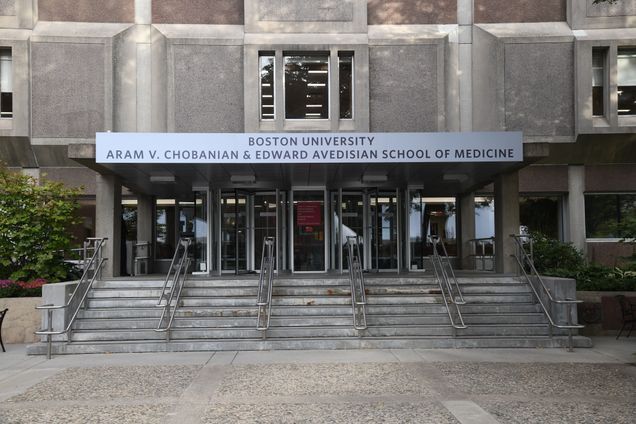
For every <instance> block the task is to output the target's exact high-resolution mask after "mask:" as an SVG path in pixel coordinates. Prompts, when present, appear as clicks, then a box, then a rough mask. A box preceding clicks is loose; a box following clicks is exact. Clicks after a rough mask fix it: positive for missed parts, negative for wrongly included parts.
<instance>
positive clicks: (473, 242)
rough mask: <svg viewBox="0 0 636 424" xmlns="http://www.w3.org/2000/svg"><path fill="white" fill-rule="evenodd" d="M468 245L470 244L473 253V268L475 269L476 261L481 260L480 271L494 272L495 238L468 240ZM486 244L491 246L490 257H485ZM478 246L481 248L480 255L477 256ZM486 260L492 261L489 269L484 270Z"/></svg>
mask: <svg viewBox="0 0 636 424" xmlns="http://www.w3.org/2000/svg"><path fill="white" fill-rule="evenodd" d="M468 243H470V244H471V245H472V246H473V249H472V250H473V251H474V253H473V254H471V256H472V257H473V261H474V262H473V268H475V269H477V260H478V259H481V269H482V270H483V271H494V270H495V238H494V237H481V238H474V239H470V240H468ZM487 244H490V245H491V246H492V256H488V255H486V250H485V247H486V245H487ZM478 246H479V247H480V248H481V255H478V254H477V247H478ZM486 259H490V260H491V261H492V268H491V269H486Z"/></svg>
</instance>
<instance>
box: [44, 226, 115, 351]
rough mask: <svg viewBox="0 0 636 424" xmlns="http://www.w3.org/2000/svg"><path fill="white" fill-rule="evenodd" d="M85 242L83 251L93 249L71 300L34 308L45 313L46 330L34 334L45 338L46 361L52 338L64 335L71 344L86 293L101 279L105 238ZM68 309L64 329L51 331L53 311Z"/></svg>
mask: <svg viewBox="0 0 636 424" xmlns="http://www.w3.org/2000/svg"><path fill="white" fill-rule="evenodd" d="M86 240H87V241H86V242H85V244H84V246H85V249H87V244H86V243H88V244H92V245H93V246H92V247H91V248H92V249H93V255H92V256H91V258H90V260H88V263H87V264H86V266H85V267H84V272H83V273H82V277H81V278H80V279H79V282H78V283H77V286H75V290H73V293H72V294H71V298H70V299H69V300H68V302H66V304H64V305H53V304H46V305H41V306H36V307H35V309H39V310H45V311H47V320H48V328H47V329H46V330H39V331H36V332H35V334H37V335H39V336H46V341H47V345H48V347H47V353H46V357H47V359H51V349H52V343H53V336H58V335H62V334H66V342H67V343H70V342H71V336H72V330H71V327H72V326H73V323H74V322H75V319H76V318H77V315H78V314H79V311H80V309H81V308H82V306H83V305H84V302H85V300H86V297H87V296H88V292H89V291H90V289H91V287H93V283H94V282H95V280H96V279H97V278H98V277H101V270H102V266H103V265H104V262H106V258H103V257H102V248H103V246H104V244H105V243H106V240H108V239H107V238H88V239H86ZM91 267H94V269H93V273H92V275H91V276H90V279H89V273H90V271H91ZM78 299H79V300H78ZM69 308H73V313H72V315H71V319H70V320H69V322H68V324H67V325H66V327H64V329H62V330H59V331H53V311H54V310H61V309H69Z"/></svg>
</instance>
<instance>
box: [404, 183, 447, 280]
mask: <svg viewBox="0 0 636 424" xmlns="http://www.w3.org/2000/svg"><path fill="white" fill-rule="evenodd" d="M409 196H410V197H409V205H410V210H409V237H410V240H409V245H410V249H411V251H410V256H411V264H410V266H411V270H417V269H424V265H425V263H424V262H425V258H426V257H427V256H429V255H432V254H433V246H432V244H431V242H430V236H439V237H441V238H442V240H444V243H445V245H446V250H447V251H448V254H449V256H456V255H457V235H456V222H455V199H453V198H441V197H423V196H422V194H421V193H420V192H419V191H411V192H410V194H409Z"/></svg>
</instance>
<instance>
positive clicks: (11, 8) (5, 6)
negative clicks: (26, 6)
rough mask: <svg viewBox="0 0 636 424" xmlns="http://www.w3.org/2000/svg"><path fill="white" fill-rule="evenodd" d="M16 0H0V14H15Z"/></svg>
mask: <svg viewBox="0 0 636 424" xmlns="http://www.w3.org/2000/svg"><path fill="white" fill-rule="evenodd" d="M15 3H16V0H0V15H2V16H15V15H16V5H15Z"/></svg>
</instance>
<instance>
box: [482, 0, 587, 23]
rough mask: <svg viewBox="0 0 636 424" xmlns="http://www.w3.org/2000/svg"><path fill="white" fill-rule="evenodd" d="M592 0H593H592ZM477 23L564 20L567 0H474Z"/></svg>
mask: <svg viewBox="0 0 636 424" xmlns="http://www.w3.org/2000/svg"><path fill="white" fill-rule="evenodd" d="M590 1H591V0H590ZM474 2H475V4H474V10H475V22H476V23H504V22H562V21H565V20H566V18H567V13H566V12H567V7H566V6H567V0H541V1H540V5H537V0H516V1H510V0H474Z"/></svg>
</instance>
